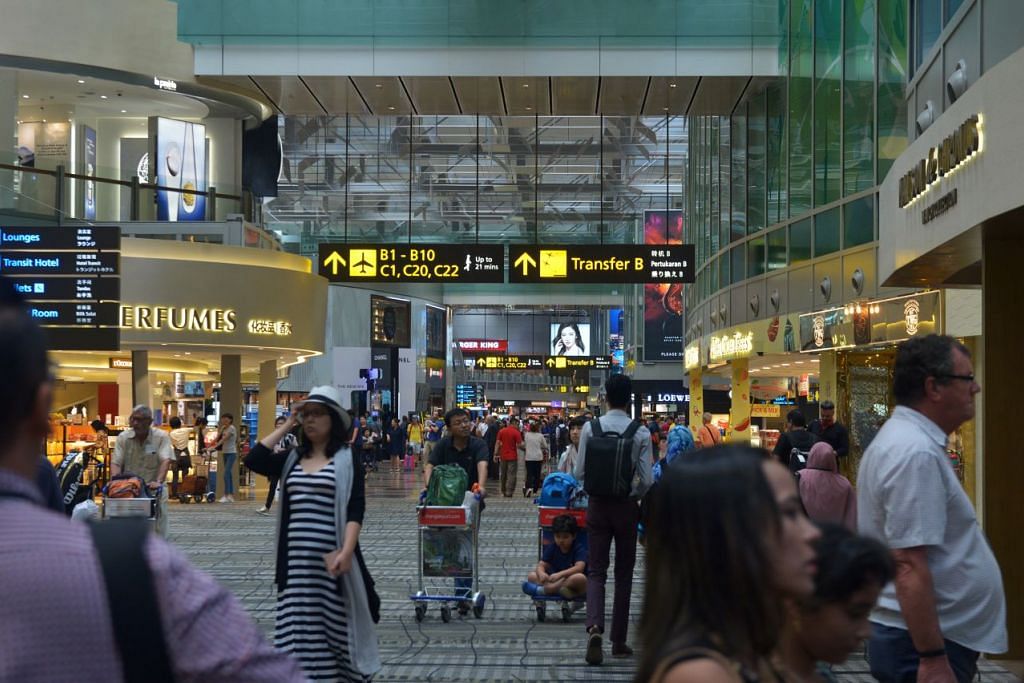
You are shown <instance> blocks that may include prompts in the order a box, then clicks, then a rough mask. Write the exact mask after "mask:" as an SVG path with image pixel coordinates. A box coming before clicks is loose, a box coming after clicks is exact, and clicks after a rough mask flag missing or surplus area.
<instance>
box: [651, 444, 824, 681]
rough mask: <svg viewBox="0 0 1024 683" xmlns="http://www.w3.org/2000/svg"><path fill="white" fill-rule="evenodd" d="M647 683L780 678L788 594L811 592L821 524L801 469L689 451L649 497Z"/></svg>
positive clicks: (756, 457)
mask: <svg viewBox="0 0 1024 683" xmlns="http://www.w3.org/2000/svg"><path fill="white" fill-rule="evenodd" d="M652 496H653V498H652V500H651V507H650V521H649V523H648V526H647V583H646V588H645V591H644V614H643V618H642V620H641V634H642V637H643V640H644V655H643V658H642V660H641V662H640V667H639V671H638V673H637V678H636V680H637V681H642V682H643V683H737V682H738V681H743V682H744V683H774V682H775V681H778V680H780V679H779V677H778V675H777V674H776V673H775V672H774V671H773V670H772V668H771V665H770V663H769V660H770V657H771V654H772V652H773V651H774V650H775V647H776V644H777V640H778V637H779V633H780V631H781V630H782V626H783V623H784V601H785V599H786V598H796V599H802V598H806V597H808V596H810V595H811V593H812V591H813V590H814V573H815V568H816V565H815V551H814V549H813V547H812V543H813V542H814V541H815V540H816V539H817V538H818V536H819V532H818V530H817V528H816V527H815V526H814V525H813V524H811V522H810V521H809V520H808V519H807V517H806V516H805V515H804V514H803V511H802V508H801V506H800V498H799V497H798V496H797V491H796V484H795V482H794V480H793V476H792V475H791V474H790V473H789V472H788V470H786V468H785V467H783V466H782V465H780V464H779V463H777V462H773V461H771V460H767V459H765V457H764V452H763V451H758V450H754V449H751V448H745V447H738V446H724V447H717V448H714V449H705V450H702V451H698V452H696V453H688V454H686V455H683V456H681V457H680V458H678V459H677V460H676V461H675V462H673V463H672V465H670V466H669V467H667V468H665V473H664V474H663V476H662V479H661V482H660V484H659V486H658V487H657V488H656V489H655V491H654V492H653V494H652Z"/></svg>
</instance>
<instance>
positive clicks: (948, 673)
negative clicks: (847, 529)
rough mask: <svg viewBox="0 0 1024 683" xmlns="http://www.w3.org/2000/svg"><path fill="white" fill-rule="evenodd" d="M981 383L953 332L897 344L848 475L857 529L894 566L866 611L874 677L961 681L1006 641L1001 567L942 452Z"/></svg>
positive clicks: (944, 682) (970, 413)
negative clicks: (881, 402)
mask: <svg viewBox="0 0 1024 683" xmlns="http://www.w3.org/2000/svg"><path fill="white" fill-rule="evenodd" d="M980 391H981V387H980V386H979V385H978V383H977V381H975V378H974V369H973V366H972V365H971V355H970V352H969V351H968V350H967V348H966V347H965V346H964V345H963V344H961V343H959V342H958V341H956V340H955V339H953V338H952V337H947V336H938V335H934V334H932V335H928V336H925V337H919V338H915V339H911V340H909V341H906V342H904V343H902V344H900V346H899V348H898V350H897V352H896V363H895V368H894V371H893V395H894V397H895V399H896V403H897V406H896V409H895V410H894V411H893V413H892V417H890V418H889V420H888V422H886V423H885V425H883V426H882V428H881V430H879V432H878V434H877V435H876V436H875V438H874V440H873V441H872V442H871V445H870V446H869V447H868V449H867V451H866V452H865V453H864V458H863V460H862V461H861V463H860V469H859V473H858V476H857V509H858V519H857V521H858V529H859V531H860V532H861V533H863V534H866V535H869V536H874V537H876V538H878V539H880V540H881V541H883V542H884V543H886V544H887V545H888V547H889V548H891V549H892V552H893V557H894V558H895V559H896V565H897V571H896V579H895V580H894V581H893V583H891V584H889V585H888V586H886V588H885V589H884V590H883V591H882V595H881V598H880V599H879V601H878V607H877V608H876V609H875V611H874V612H873V613H872V615H871V622H872V624H871V630H872V634H871V640H870V641H869V644H868V660H869V662H870V664H871V673H872V675H873V676H874V677H875V678H876V679H878V680H879V681H881V682H882V683H887V682H888V681H892V682H893V683H895V682H897V681H907V680H915V676H916V680H927V681H941V682H942V683H947V682H950V683H951V682H953V681H959V682H960V683H966V682H967V681H970V680H971V679H972V678H973V677H974V675H975V673H976V671H977V660H978V654H979V653H980V652H988V653H999V652H1005V651H1006V649H1007V632H1006V597H1005V595H1004V593H1003V582H1002V577H1001V575H1000V571H999V565H998V564H997V563H996V559H995V556H994V555H993V554H992V550H991V549H990V548H989V545H988V542H987V541H986V539H985V537H984V535H983V534H982V532H981V528H980V527H979V526H978V520H977V518H976V517H975V514H974V507H973V506H972V505H971V502H970V500H969V499H968V498H967V494H966V493H964V489H963V486H961V485H960V482H959V480H958V479H957V477H956V474H955V473H954V471H953V465H952V463H951V462H950V459H949V456H948V455H947V453H946V444H947V438H948V435H949V434H951V433H952V432H955V431H956V430H957V429H958V428H959V427H960V425H962V424H963V423H964V422H967V421H968V420H971V419H972V418H973V417H974V397H975V396H976V395H977V394H978V392H980Z"/></svg>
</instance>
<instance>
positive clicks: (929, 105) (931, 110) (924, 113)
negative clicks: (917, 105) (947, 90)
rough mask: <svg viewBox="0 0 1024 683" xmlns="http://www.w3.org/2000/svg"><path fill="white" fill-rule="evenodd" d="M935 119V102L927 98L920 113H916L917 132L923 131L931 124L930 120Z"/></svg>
mask: <svg viewBox="0 0 1024 683" xmlns="http://www.w3.org/2000/svg"><path fill="white" fill-rule="evenodd" d="M934 120H935V103H934V102H932V101H931V100H928V101H927V102H925V103H924V108H922V109H921V113H920V114H918V115H917V134H918V135H920V134H921V133H923V132H925V131H926V130H927V129H928V126H930V125H932V121H934Z"/></svg>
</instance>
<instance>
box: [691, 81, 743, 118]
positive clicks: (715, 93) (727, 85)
mask: <svg viewBox="0 0 1024 683" xmlns="http://www.w3.org/2000/svg"><path fill="white" fill-rule="evenodd" d="M749 82H750V77H749V76H708V77H705V78H702V79H701V80H700V83H699V84H698V86H697V94H696V95H694V97H693V104H692V105H691V106H690V111H689V112H687V113H688V114H690V115H691V116H705V115H707V116H714V115H719V116H727V115H729V114H731V113H732V110H733V109H734V108H735V107H736V104H737V103H738V102H739V101H740V97H742V96H743V93H744V91H745V90H746V88H747V83H749Z"/></svg>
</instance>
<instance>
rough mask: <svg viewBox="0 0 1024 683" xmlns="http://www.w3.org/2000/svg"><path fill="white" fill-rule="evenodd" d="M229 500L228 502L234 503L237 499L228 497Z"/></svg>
mask: <svg viewBox="0 0 1024 683" xmlns="http://www.w3.org/2000/svg"><path fill="white" fill-rule="evenodd" d="M227 498H228V502H229V503H234V502H235V497H234V496H228V497H227Z"/></svg>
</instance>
